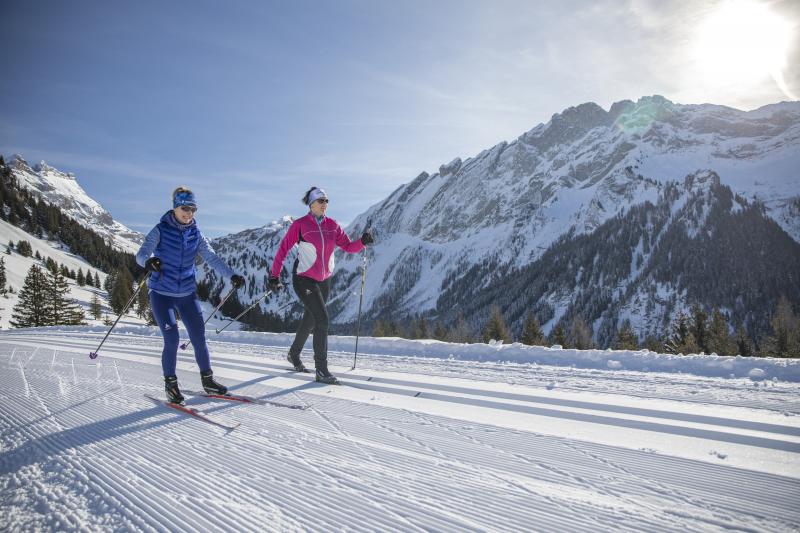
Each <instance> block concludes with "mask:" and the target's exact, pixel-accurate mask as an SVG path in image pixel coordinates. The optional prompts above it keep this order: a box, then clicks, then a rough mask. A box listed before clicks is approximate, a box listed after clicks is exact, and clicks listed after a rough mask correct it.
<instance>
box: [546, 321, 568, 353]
mask: <svg viewBox="0 0 800 533" xmlns="http://www.w3.org/2000/svg"><path fill="white" fill-rule="evenodd" d="M548 342H549V343H550V344H552V345H556V344H557V345H559V346H561V347H562V348H568V347H569V346H567V332H566V331H564V326H562V325H561V324H560V323H559V324H558V325H557V326H556V327H555V328H553V329H552V331H550V338H549V340H548Z"/></svg>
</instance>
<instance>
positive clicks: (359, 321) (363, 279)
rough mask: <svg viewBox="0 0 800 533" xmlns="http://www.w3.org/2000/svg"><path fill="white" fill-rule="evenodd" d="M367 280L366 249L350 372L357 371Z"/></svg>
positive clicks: (365, 229)
mask: <svg viewBox="0 0 800 533" xmlns="http://www.w3.org/2000/svg"><path fill="white" fill-rule="evenodd" d="M371 225H372V220H371V219H370V220H368V221H367V227H366V228H364V231H369V227H370V226H371ZM366 278H367V249H366V247H365V248H364V256H363V258H362V265H361V296H359V298H358V321H357V322H356V349H355V352H354V353H353V367H352V368H351V369H350V370H355V369H356V359H357V358H358V337H359V334H360V333H361V305H362V304H363V303H364V283H365V281H366Z"/></svg>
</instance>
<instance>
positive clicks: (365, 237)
mask: <svg viewBox="0 0 800 533" xmlns="http://www.w3.org/2000/svg"><path fill="white" fill-rule="evenodd" d="M373 242H375V239H373V238H372V232H370V231H369V230H367V231H365V232H364V233H362V234H361V244H363V245H364V246H369V245H370V244H372V243H373Z"/></svg>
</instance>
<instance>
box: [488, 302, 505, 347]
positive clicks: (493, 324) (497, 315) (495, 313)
mask: <svg viewBox="0 0 800 533" xmlns="http://www.w3.org/2000/svg"><path fill="white" fill-rule="evenodd" d="M489 313H490V314H489V321H488V322H487V323H486V327H484V328H483V335H482V338H483V342H486V343H488V342H489V341H490V340H502V341H503V342H504V343H506V344H511V331H510V330H509V329H508V325H506V321H505V320H504V319H503V314H502V313H501V312H500V307H499V306H497V305H492V308H491V311H489Z"/></svg>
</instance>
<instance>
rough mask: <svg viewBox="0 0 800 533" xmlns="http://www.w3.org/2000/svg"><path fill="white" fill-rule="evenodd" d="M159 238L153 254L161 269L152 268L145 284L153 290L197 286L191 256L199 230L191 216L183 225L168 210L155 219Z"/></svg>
mask: <svg viewBox="0 0 800 533" xmlns="http://www.w3.org/2000/svg"><path fill="white" fill-rule="evenodd" d="M158 231H159V233H160V239H159V241H158V246H156V250H155V253H154V255H155V256H156V257H158V258H159V259H161V272H153V274H151V275H150V280H149V281H148V282H147V286H148V287H150V289H151V290H154V291H156V292H165V293H171V294H183V293H191V292H194V291H195V290H196V289H197V285H196V281H195V276H194V272H195V270H194V259H195V257H196V256H197V248H198V246H199V245H200V230H199V229H197V224H195V221H194V220H192V222H191V223H190V224H187V225H186V226H183V225H181V224H179V223H178V221H177V220H175V217H174V216H173V215H172V211H167V212H166V213H165V214H164V216H162V217H161V222H159V223H158Z"/></svg>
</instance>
